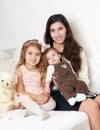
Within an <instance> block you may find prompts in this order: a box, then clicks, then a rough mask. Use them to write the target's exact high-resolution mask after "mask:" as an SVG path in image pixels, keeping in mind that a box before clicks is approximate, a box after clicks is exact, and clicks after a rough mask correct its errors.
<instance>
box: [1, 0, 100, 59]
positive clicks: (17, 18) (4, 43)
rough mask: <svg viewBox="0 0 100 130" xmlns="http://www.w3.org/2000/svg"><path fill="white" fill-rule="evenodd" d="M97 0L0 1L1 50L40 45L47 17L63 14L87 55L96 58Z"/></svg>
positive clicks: (98, 40)
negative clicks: (29, 42)
mask: <svg viewBox="0 0 100 130" xmlns="http://www.w3.org/2000/svg"><path fill="white" fill-rule="evenodd" d="M99 1H100V0H36V1H35V0H0V50H5V49H6V48H10V47H14V46H19V45H22V44H23V42H24V41H26V40H28V39H33V38H35V39H39V40H41V41H42V42H43V35H44V31H45V25H46V21H47V19H48V17H49V16H50V15H52V14H54V13H63V14H64V15H65V16H66V17H67V19H68V21H69V23H70V25H71V28H72V30H73V33H74V36H75V38H76V39H77V40H78V41H79V43H80V44H81V45H82V46H83V47H84V49H85V51H86V54H87V55H88V56H94V57H99V55H100V54H99V53H100V52H99V50H100V46H99V44H100V38H99V37H100V36H99V34H100V13H99V12H100V2H99Z"/></svg>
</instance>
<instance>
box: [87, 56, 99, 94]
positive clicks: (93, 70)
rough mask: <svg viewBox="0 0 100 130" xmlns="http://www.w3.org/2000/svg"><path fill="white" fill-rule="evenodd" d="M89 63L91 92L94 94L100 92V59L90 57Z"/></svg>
mask: <svg viewBox="0 0 100 130" xmlns="http://www.w3.org/2000/svg"><path fill="white" fill-rule="evenodd" d="M87 61H88V65H89V77H90V84H89V90H91V91H93V92H100V59H96V58H93V57H88V58H87Z"/></svg>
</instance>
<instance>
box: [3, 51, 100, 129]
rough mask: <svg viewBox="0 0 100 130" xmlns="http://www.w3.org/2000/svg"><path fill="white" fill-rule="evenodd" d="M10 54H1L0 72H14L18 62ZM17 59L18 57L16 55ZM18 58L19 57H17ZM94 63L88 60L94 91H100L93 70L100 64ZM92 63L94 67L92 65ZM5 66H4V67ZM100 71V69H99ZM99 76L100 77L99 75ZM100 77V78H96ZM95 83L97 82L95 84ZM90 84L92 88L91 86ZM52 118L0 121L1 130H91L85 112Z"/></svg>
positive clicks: (58, 115)
mask: <svg viewBox="0 0 100 130" xmlns="http://www.w3.org/2000/svg"><path fill="white" fill-rule="evenodd" d="M8 52H11V53H9V54H10V56H11V55H12V57H13V52H14V50H10V51H8ZM10 56H9V55H8V54H6V53H2V52H0V71H1V70H5V69H6V70H8V69H9V70H11V71H14V69H15V66H16V63H17V61H16V60H15V58H14V57H13V58H14V59H12V58H11V57H10ZM16 57H17V55H16ZM17 58H18V57H17ZM91 61H93V59H92V58H89V59H88V62H89V64H90V66H89V68H90V72H91V73H89V75H90V76H92V77H91V78H90V79H91V83H92V90H93V88H94V90H95V86H96V88H97V89H96V90H98V91H100V87H99V86H100V85H98V84H95V82H96V83H97V81H96V80H94V79H99V77H100V73H97V72H96V73H94V71H91V70H94V69H93V68H97V67H95V66H96V65H95V64H94V63H98V62H93V63H92V62H91ZM91 63H92V65H91ZM99 63H100V62H99ZM2 64H3V65H2ZM98 66H100V65H98ZM98 68H99V67H98ZM99 70H100V69H99ZM98 74H99V75H98ZM96 77H98V78H96ZM94 81H95V82H94ZM91 83H90V86H91ZM50 115H51V116H50V118H49V119H47V120H45V121H41V120H40V118H39V117H38V116H36V115H33V116H29V117H24V118H20V116H19V117H18V118H14V119H12V120H8V119H0V129H1V130H28V129H29V130H90V125H89V119H88V116H87V115H86V113H83V112H75V111H62V112H61V111H51V112H50Z"/></svg>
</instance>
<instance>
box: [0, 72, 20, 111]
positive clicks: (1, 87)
mask: <svg viewBox="0 0 100 130" xmlns="http://www.w3.org/2000/svg"><path fill="white" fill-rule="evenodd" d="M17 81H18V78H17V75H16V74H15V73H14V72H9V71H3V72H0V112H7V111H10V110H13V109H14V108H17V107H18V106H19V104H18V103H16V102H15V100H14V96H15V94H16V91H15V85H16V84H17Z"/></svg>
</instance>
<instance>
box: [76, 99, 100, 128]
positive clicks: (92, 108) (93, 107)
mask: <svg viewBox="0 0 100 130" xmlns="http://www.w3.org/2000/svg"><path fill="white" fill-rule="evenodd" d="M79 111H82V112H86V113H87V115H88V117H89V121H90V127H91V130H100V107H99V104H98V103H97V102H96V101H95V100H92V99H90V98H88V99H86V100H85V101H83V102H82V104H81V106H80V109H79Z"/></svg>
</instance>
